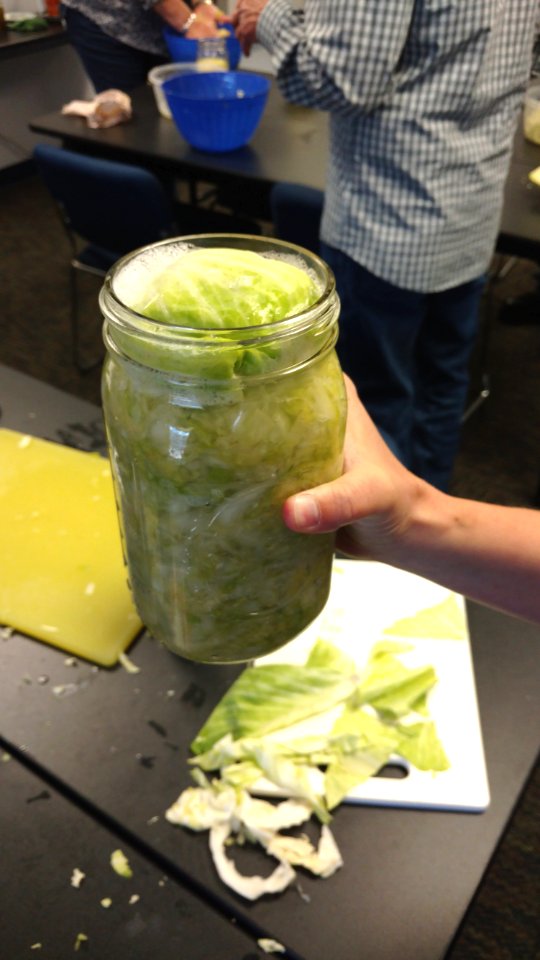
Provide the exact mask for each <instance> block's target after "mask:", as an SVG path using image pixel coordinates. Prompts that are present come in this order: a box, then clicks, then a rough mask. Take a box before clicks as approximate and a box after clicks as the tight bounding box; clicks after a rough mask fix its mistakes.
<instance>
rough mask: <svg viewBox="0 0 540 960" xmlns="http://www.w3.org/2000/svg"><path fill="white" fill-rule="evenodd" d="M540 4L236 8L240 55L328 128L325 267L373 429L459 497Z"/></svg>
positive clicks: (393, 0) (367, 2)
mask: <svg viewBox="0 0 540 960" xmlns="http://www.w3.org/2000/svg"><path fill="white" fill-rule="evenodd" d="M537 16H538V0H354V2H351V0H332V2H329V0H327V2H325V0H305V3H304V4H302V5H300V7H299V5H298V4H296V6H295V5H294V4H293V3H291V2H290V0H238V2H237V5H236V7H235V10H234V12H233V23H234V24H235V28H236V33H237V36H238V38H239V39H240V41H241V43H242V45H243V49H244V52H245V53H249V50H250V48H251V46H252V44H253V43H254V42H255V41H258V42H259V43H261V44H262V45H263V46H264V47H265V48H266V49H267V50H268V51H269V52H270V54H271V56H272V60H273V63H274V66H275V69H276V73H277V82H278V84H279V87H280V89H281V92H282V93H283V95H284V96H285V97H286V98H287V99H288V100H290V101H292V102H293V103H297V104H302V105H305V106H310V107H316V108H318V109H321V110H326V111H328V112H329V114H330V157H329V166H328V174H327V184H326V190H325V197H324V210H323V217H322V223H321V254H322V256H323V258H324V259H325V260H326V262H327V263H328V264H329V265H330V267H331V268H332V269H333V271H334V274H335V276H336V283H337V289H338V293H339V296H340V299H341V304H342V307H341V319H340V337H339V341H338V353H339V356H340V360H341V363H342V366H343V369H344V370H345V371H346V372H347V373H348V374H349V375H350V376H351V378H352V379H353V381H354V382H355V384H356V386H357V388H358V390H359V392H360V396H361V398H362V401H363V402H364V404H365V406H366V407H367V409H368V411H369V413H370V414H371V416H372V417H373V419H374V421H375V423H376V425H377V427H378V428H379V430H380V432H381V433H382V434H383V436H384V437H385V439H386V440H387V442H388V443H389V444H390V446H391V448H392V449H393V450H394V452H395V453H396V454H397V455H398V457H399V458H400V460H401V461H402V462H403V463H404V464H405V465H406V466H407V467H408V468H409V469H411V470H412V471H413V472H414V473H415V474H417V475H418V476H420V477H423V478H424V479H426V480H428V481H429V482H431V483H432V484H434V485H435V486H437V487H438V488H440V489H447V488H448V486H449V483H450V480H451V473H452V466H453V462H454V459H455V455H456V452H457V449H458V445H459V435H460V424H461V419H462V415H463V410H464V407H465V403H466V397H467V391H468V379H469V378H468V366H469V358H470V353H471V349H472V346H473V344H474V341H475V337H476V333H477V326H478V308H479V302H480V298H481V294H482V290H483V287H484V283H485V274H486V269H487V267H488V265H489V262H490V259H491V256H492V254H493V250H494V247H495V242H496V237H497V232H498V226H499V220H500V214H501V207H502V199H503V188H504V183H505V179H506V175H507V172H508V166H509V162H510V156H511V149H512V141H513V136H514V133H515V129H516V123H517V119H518V116H519V109H520V105H521V103H522V98H523V93H524V90H525V87H526V84H527V80H528V77H529V73H530V67H531V60H532V50H533V43H534V31H535V22H536V18H537Z"/></svg>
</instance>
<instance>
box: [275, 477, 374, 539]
mask: <svg viewBox="0 0 540 960" xmlns="http://www.w3.org/2000/svg"><path fill="white" fill-rule="evenodd" d="M358 501H359V491H358V486H357V483H355V476H354V472H351V473H347V474H343V476H341V477H339V478H338V479H337V480H334V481H333V482H332V483H325V484H322V486H320V487H315V488H314V489H313V490H307V491H303V492H302V493H297V494H295V495H294V496H292V497H289V498H288V499H287V500H286V501H285V503H284V505H283V519H284V521H285V523H286V525H287V526H288V527H289V529H291V530H295V531H296V532H297V533H328V532H330V531H332V530H338V529H339V527H343V526H345V525H346V524H348V523H352V521H353V520H355V519H357V518H358V516H359V512H361V508H360V506H359V502H358Z"/></svg>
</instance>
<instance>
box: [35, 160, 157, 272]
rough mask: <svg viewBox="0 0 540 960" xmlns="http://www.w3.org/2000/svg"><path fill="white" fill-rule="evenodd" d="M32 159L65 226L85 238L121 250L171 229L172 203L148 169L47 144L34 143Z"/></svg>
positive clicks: (138, 245) (123, 250) (117, 251)
mask: <svg viewBox="0 0 540 960" xmlns="http://www.w3.org/2000/svg"><path fill="white" fill-rule="evenodd" d="M34 159H35V162H36V165H37V168H38V171H39V173H40V175H41V178H42V180H43V182H44V183H45V185H46V187H47V188H48V190H49V192H50V193H51V195H52V196H53V198H54V199H55V200H56V202H57V203H58V204H59V206H60V207H61V209H62V212H63V214H64V218H65V219H66V221H67V224H68V226H69V228H70V229H71V230H72V231H73V232H74V233H76V234H77V235H78V236H79V237H81V238H82V239H83V240H84V241H86V242H87V243H91V244H96V245H98V246H100V247H104V248H106V249H107V250H111V251H114V252H116V253H118V254H119V255H121V254H124V253H128V252H129V251H130V250H134V249H135V248H136V247H140V246H143V245H144V244H146V243H153V242H154V241H156V240H160V239H163V238H165V237H167V236H171V235H172V234H173V233H174V232H175V229H174V214H173V208H172V204H171V202H170V200H169V197H168V195H167V193H166V191H165V189H164V187H163V186H162V184H161V183H160V181H159V180H158V178H157V177H156V176H154V174H152V173H150V171H148V170H144V169H143V168H142V167H136V166H132V165H131V164H126V163H117V162H116V161H112V160H102V159H100V158H97V157H90V156H86V155H85V154H82V153H75V152H72V151H71V150H63V149H62V148H60V147H53V146H49V145H47V144H38V146H37V147H35V149H34Z"/></svg>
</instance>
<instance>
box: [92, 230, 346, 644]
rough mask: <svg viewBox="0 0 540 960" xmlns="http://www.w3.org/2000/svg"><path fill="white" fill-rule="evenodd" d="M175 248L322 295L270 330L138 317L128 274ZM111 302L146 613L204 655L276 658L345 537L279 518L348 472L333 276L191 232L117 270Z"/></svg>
mask: <svg viewBox="0 0 540 960" xmlns="http://www.w3.org/2000/svg"><path fill="white" fill-rule="evenodd" d="M173 244H175V245H176V252H178V251H179V250H180V251H181V250H185V251H187V250H188V249H200V248H201V247H202V248H208V247H213V248H216V247H220V248H224V247H227V248H233V249H236V250H239V249H240V250H251V251H254V252H257V253H260V254H262V255H264V256H270V257H272V256H273V257H276V256H277V257H284V256H285V258H286V259H287V258H292V262H294V263H295V265H296V266H300V267H302V268H303V269H305V270H308V271H309V272H310V275H311V276H312V277H313V278H315V280H316V281H317V284H318V287H319V289H320V291H321V292H320V297H319V299H318V300H317V302H316V303H314V304H313V306H311V307H310V308H309V309H307V310H304V311H303V312H301V313H298V314H297V315H295V316H289V317H287V318H286V319H283V320H280V321H279V322H273V323H270V324H267V325H263V326H257V327H255V326H250V327H243V328H237V329H233V330H231V329H222V328H220V329H212V330H207V329H205V330H201V329H195V328H188V327H185V326H174V325H171V324H167V323H161V322H158V321H156V320H150V319H149V318H147V317H144V316H141V315H140V314H138V313H136V312H135V311H134V310H132V309H130V308H129V307H128V306H126V300H127V299H129V296H127V297H126V296H125V293H124V292H127V291H129V289H130V283H131V276H132V274H131V273H130V271H132V270H133V269H135V270H137V269H138V268H139V267H141V268H142V269H144V263H145V258H146V257H147V256H149V255H154V256H155V255H157V254H159V255H161V254H165V255H167V253H169V252H171V248H172V245H173ZM133 276H135V274H133ZM132 302H133V301H132ZM100 304H101V308H102V313H103V317H104V339H105V344H106V347H107V357H106V361H105V364H104V370H103V407H104V416H105V424H106V429H107V436H108V443H109V451H110V457H111V464H112V471H113V478H114V483H115V490H116V497H117V504H118V508H119V518H120V528H121V534H122V542H123V549H124V556H125V559H126V563H127V567H128V573H129V581H130V586H131V589H132V592H133V597H134V601H135V604H136V606H137V609H138V612H139V614H140V617H141V619H142V621H143V622H144V624H145V625H146V626H147V628H148V629H149V630H150V632H151V633H152V635H153V636H154V637H155V638H156V639H157V640H159V641H161V642H162V643H163V644H165V645H166V646H167V647H168V648H169V649H170V650H172V651H173V652H174V653H176V654H179V655H181V656H183V657H186V658H189V659H191V660H198V661H203V662H207V663H227V662H241V661H246V660H251V659H252V658H254V657H258V656H262V655H264V654H267V653H270V652H271V651H272V650H275V649H277V648H278V647H280V646H282V645H283V644H285V643H287V642H288V641H289V640H291V639H292V638H293V637H295V636H296V635H297V634H298V633H300V632H301V631H302V630H303V629H304V627H306V626H307V625H308V624H309V623H310V622H311V621H312V620H313V619H314V618H315V617H316V615H317V614H318V613H319V612H320V611H321V609H322V608H323V606H324V604H325V602H326V600H327V597H328V592H329V587H330V576H331V566H332V558H333V550H334V537H333V535H332V534H321V535H303V534H298V533H294V532H292V531H290V530H289V529H288V528H287V527H286V526H285V524H284V522H283V519H282V514H281V510H282V505H283V502H284V500H285V499H286V498H287V497H288V496H289V495H290V494H292V493H295V492H298V491H299V490H304V489H307V488H309V487H312V486H315V485H316V484H319V483H323V482H325V481H328V480H331V479H333V478H335V477H336V476H338V475H339V474H340V472H341V468H342V447H343V435H344V426H345V412H346V399H345V390H344V383H343V377H342V373H341V369H340V366H339V362H338V359H337V356H336V353H335V350H334V345H335V341H336V338H337V318H338V313H339V301H338V298H337V295H336V291H335V285H334V279H333V275H332V274H331V271H330V270H329V268H328V267H327V266H326V264H325V263H323V261H322V260H320V259H319V258H318V257H316V256H315V255H314V254H312V253H309V252H308V251H307V250H303V249H301V248H299V247H295V246H293V245H291V244H287V243H284V242H281V241H279V240H273V239H267V238H262V237H251V236H242V235H231V236H228V235H215V236H214V235H206V236H196V237H185V238H177V239H176V240H172V241H171V240H165V241H162V242H160V243H158V244H154V245H152V246H151V247H147V248H143V249H142V250H138V251H135V252H134V253H132V254H129V255H128V256H126V257H124V258H123V259H122V260H120V261H119V262H118V263H117V264H115V266H114V267H113V268H112V270H111V271H110V272H109V274H108V276H107V277H106V279H105V282H104V286H103V289H102V291H101V295H100Z"/></svg>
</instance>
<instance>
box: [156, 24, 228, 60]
mask: <svg viewBox="0 0 540 960" xmlns="http://www.w3.org/2000/svg"><path fill="white" fill-rule="evenodd" d="M224 26H225V29H227V30H228V31H229V33H230V37H227V44H226V45H227V56H228V57H229V68H230V69H231V70H236V68H237V66H238V64H239V62H240V57H241V56H242V48H241V46H240V43H239V42H238V40H237V39H236V37H235V35H234V33H233V32H232V26H231V25H230V24H225V25H224ZM163 38H164V40H165V43H166V44H167V49H168V51H169V56H170V58H171V60H173V61H174V62H175V63H192V62H193V61H194V60H196V59H197V47H198V40H188V39H187V37H183V36H182V34H181V33H178V32H177V31H176V30H173V28H172V27H169V26H166V27H164V28H163Z"/></svg>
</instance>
